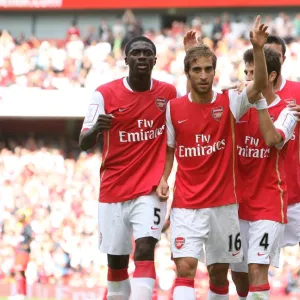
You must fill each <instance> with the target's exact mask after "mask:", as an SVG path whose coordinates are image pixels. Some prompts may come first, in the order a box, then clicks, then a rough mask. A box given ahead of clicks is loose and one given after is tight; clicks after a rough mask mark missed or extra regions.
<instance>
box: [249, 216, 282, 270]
mask: <svg viewBox="0 0 300 300" xmlns="http://www.w3.org/2000/svg"><path fill="white" fill-rule="evenodd" d="M283 234H284V224H281V223H278V222H275V221H269V220H259V221H255V222H250V229H249V250H248V264H265V265H269V264H271V265H273V266H274V267H278V266H279V256H280V246H281V243H282V238H283Z"/></svg>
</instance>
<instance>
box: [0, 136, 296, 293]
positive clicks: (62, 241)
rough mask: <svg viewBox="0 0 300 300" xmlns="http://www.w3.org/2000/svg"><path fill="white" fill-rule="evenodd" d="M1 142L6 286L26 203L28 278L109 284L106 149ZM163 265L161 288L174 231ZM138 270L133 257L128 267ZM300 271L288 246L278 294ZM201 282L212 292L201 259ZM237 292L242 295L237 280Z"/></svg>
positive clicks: (274, 273) (169, 269) (164, 244)
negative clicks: (102, 233)
mask: <svg viewBox="0 0 300 300" xmlns="http://www.w3.org/2000/svg"><path fill="white" fill-rule="evenodd" d="M1 148H2V150H1V152H0V174H1V176H0V186H1V189H0V223H1V224H2V226H1V239H0V245H1V246H0V284H1V282H2V283H7V282H12V281H13V280H14V253H15V248H16V246H17V245H18V243H19V237H20V236H19V231H18V218H17V212H18V211H20V209H21V210H22V212H23V213H25V215H26V217H27V220H28V222H29V223H30V225H31V226H32V229H33V232H34V239H33V241H32V242H31V250H32V251H31V255H30V262H29V265H28V268H27V271H26V275H27V278H28V283H29V284H31V283H36V282H39V283H50V284H68V286H74V287H95V286H106V270H107V269H106V268H107V261H106V256H105V255H104V254H101V253H100V252H99V251H98V235H97V232H98V231H97V198H98V192H99V190H98V188H99V167H100V164H101V158H100V157H101V156H100V153H99V151H97V150H96V151H94V152H93V153H89V154H87V153H85V152H82V153H79V155H78V157H74V158H68V157H66V156H65V154H64V152H63V151H62V150H61V149H62V147H61V146H59V145H57V146H56V147H53V146H51V145H49V144H45V142H42V141H38V140H35V139H33V138H30V139H28V140H26V142H24V143H18V144H17V143H15V142H14V141H10V142H9V143H8V145H6V147H1ZM174 174H175V172H172V175H171V179H170V181H171V182H170V185H172V182H173V181H174ZM170 202H171V199H170V200H169V204H170ZM156 268H157V278H158V287H159V288H160V289H162V290H165V291H166V290H169V289H170V288H171V287H172V285H173V280H174V278H175V271H174V264H173V262H172V261H171V259H170V244H169V231H168V230H167V231H166V232H165V233H164V234H163V236H162V239H161V241H160V242H159V243H158V245H157V249H156ZM133 270H134V263H133V260H130V266H129V272H130V273H132V272H133ZM299 270H300V252H299V248H298V246H297V247H290V248H287V249H285V250H284V252H283V255H282V260H281V268H280V269H271V271H270V283H271V285H272V289H273V290H275V291H276V294H278V295H280V294H282V295H283V294H285V293H286V292H297V291H299V289H300V274H299V272H300V271H299ZM196 282H197V283H196V286H197V289H198V292H199V293H200V294H201V293H206V292H207V288H208V276H207V272H206V267H205V266H204V265H203V264H199V267H198V272H197V281H196ZM231 293H232V294H235V289H234V286H233V284H232V283H231Z"/></svg>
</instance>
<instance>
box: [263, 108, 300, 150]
mask: <svg viewBox="0 0 300 300" xmlns="http://www.w3.org/2000/svg"><path fill="white" fill-rule="evenodd" d="M258 120H259V128H260V132H261V134H262V136H263V139H264V141H265V143H266V145H267V146H268V147H273V146H275V147H276V148H278V149H281V148H282V147H283V146H284V144H285V143H286V142H287V141H289V140H290V139H291V137H292V135H293V132H294V129H295V126H296V124H297V121H298V115H297V113H296V112H293V111H290V110H289V109H288V108H285V109H283V110H282V111H281V113H280V115H279V117H278V119H277V120H276V121H275V122H274V123H273V122H272V120H271V118H270V115H269V112H268V110H267V109H261V110H258Z"/></svg>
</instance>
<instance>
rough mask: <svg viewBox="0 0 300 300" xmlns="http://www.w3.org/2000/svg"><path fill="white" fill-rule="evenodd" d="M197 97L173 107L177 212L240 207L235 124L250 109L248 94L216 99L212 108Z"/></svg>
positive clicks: (170, 137)
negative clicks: (236, 204) (237, 186)
mask: <svg viewBox="0 0 300 300" xmlns="http://www.w3.org/2000/svg"><path fill="white" fill-rule="evenodd" d="M190 95H191V94H189V95H187V96H184V97H182V98H177V99H173V100H171V101H170V103H169V104H168V106H167V129H168V146H169V147H175V148H176V149H175V155H176V159H177V162H178V168H177V173H176V182H175V188H174V197H173V198H174V199H173V207H176V208H188V209H199V208H207V207H215V206H222V205H229V204H233V203H237V201H238V200H237V195H236V174H237V164H236V162H237V156H236V144H235V118H236V119H239V118H240V117H241V116H242V115H243V114H244V113H245V112H246V111H247V110H248V108H249V107H250V104H249V102H248V98H247V94H246V90H244V91H243V92H242V93H241V95H238V93H237V92H236V91H233V90H230V91H229V92H228V93H227V92H226V93H224V94H217V93H214V98H213V99H212V102H211V103H209V104H199V103H195V102H192V99H191V96H190Z"/></svg>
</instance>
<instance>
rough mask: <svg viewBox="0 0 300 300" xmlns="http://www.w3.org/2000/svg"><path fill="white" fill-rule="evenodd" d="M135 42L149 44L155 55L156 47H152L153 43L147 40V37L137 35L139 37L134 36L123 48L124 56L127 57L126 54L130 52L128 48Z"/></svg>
mask: <svg viewBox="0 0 300 300" xmlns="http://www.w3.org/2000/svg"><path fill="white" fill-rule="evenodd" d="M135 42H146V43H149V44H150V45H151V47H152V49H153V52H154V55H156V47H155V45H154V43H153V42H152V41H151V40H150V39H148V38H147V37H145V36H143V35H139V36H136V37H134V38H133V39H131V40H130V41H129V42H128V43H127V44H126V46H125V55H126V56H127V55H128V52H129V50H130V47H131V45H132V44H133V43H135Z"/></svg>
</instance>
